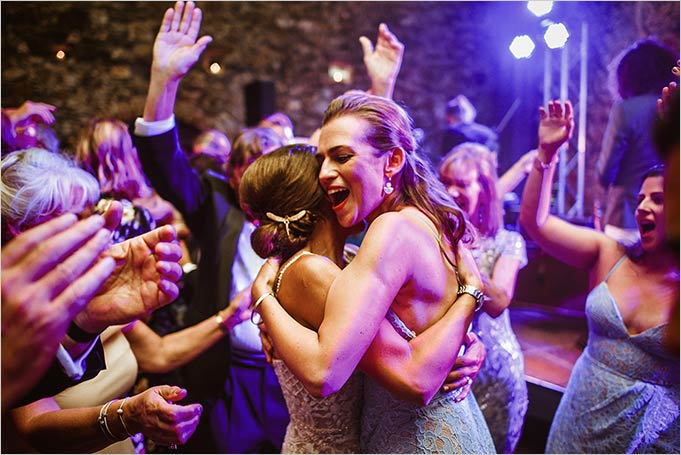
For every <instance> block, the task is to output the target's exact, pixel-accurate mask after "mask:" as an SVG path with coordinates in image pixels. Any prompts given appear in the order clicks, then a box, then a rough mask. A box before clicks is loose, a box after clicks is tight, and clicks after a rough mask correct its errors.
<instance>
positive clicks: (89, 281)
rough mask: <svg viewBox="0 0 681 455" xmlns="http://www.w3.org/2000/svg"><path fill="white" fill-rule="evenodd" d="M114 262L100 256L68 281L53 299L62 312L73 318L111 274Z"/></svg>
mask: <svg viewBox="0 0 681 455" xmlns="http://www.w3.org/2000/svg"><path fill="white" fill-rule="evenodd" d="M114 267H115V262H114V260H113V259H112V258H110V257H105V258H102V259H101V260H100V261H99V262H97V263H96V264H95V265H94V266H92V268H90V270H88V271H87V272H85V273H84V274H82V275H81V276H79V277H78V278H77V279H76V280H75V281H73V282H71V283H69V285H68V287H66V289H64V290H63V291H62V293H61V294H60V295H59V296H58V297H57V298H56V299H55V300H54V303H55V304H56V305H57V307H58V308H61V311H62V312H63V313H64V314H68V315H69V317H70V318H73V317H74V316H75V315H76V314H78V313H79V312H81V311H82V310H83V309H84V308H85V306H86V305H87V304H88V303H89V302H90V300H92V297H93V296H94V295H95V294H96V293H97V291H98V290H99V288H100V287H102V285H103V284H104V282H105V281H106V280H107V279H108V278H109V276H111V273H112V272H113V270H114Z"/></svg>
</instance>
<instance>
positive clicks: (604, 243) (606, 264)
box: [594, 232, 627, 281]
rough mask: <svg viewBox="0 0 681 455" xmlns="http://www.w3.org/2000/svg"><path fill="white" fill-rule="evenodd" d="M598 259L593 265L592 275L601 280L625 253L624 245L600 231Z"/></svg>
mask: <svg viewBox="0 0 681 455" xmlns="http://www.w3.org/2000/svg"><path fill="white" fill-rule="evenodd" d="M599 234H601V236H600V237H599V239H598V241H599V254H598V261H597V262H596V265H595V267H594V277H595V278H596V280H597V281H601V280H602V279H604V278H605V276H606V275H607V274H608V272H609V271H610V269H612V267H613V266H614V265H615V263H616V262H617V261H619V260H620V258H621V257H622V256H624V255H625V254H626V253H627V250H626V247H625V246H624V245H622V244H621V243H618V242H617V241H615V240H613V239H611V238H610V237H608V236H607V235H605V234H603V233H600V232H599Z"/></svg>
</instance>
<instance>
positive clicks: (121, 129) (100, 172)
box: [76, 118, 152, 201]
mask: <svg viewBox="0 0 681 455" xmlns="http://www.w3.org/2000/svg"><path fill="white" fill-rule="evenodd" d="M76 160H77V161H78V163H79V164H80V165H81V166H83V167H84V168H85V169H87V170H88V171H89V172H90V173H92V174H93V175H94V176H96V177H97V180H99V186H100V188H101V190H102V193H103V194H111V195H112V196H113V197H116V198H119V197H122V198H126V199H129V200H131V201H132V200H134V199H137V198H145V197H149V196H151V194H152V190H151V187H150V186H149V185H148V183H147V179H146V177H145V176H144V173H143V172H142V166H141V164H140V161H139V157H138V156H137V149H135V147H133V145H132V138H131V137H130V133H129V132H128V127H127V125H126V124H125V123H123V122H121V121H120V120H116V119H111V118H99V119H94V120H92V122H91V123H90V125H89V127H88V129H87V131H86V132H85V134H84V135H83V137H82V138H81V140H80V142H79V143H78V147H77V148H76Z"/></svg>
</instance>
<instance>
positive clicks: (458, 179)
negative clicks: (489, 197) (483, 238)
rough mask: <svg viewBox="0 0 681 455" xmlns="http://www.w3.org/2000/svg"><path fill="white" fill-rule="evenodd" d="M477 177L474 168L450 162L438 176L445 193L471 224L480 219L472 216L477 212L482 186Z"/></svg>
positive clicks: (476, 171) (461, 163) (457, 162)
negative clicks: (449, 195)
mask: <svg viewBox="0 0 681 455" xmlns="http://www.w3.org/2000/svg"><path fill="white" fill-rule="evenodd" d="M478 177H479V175H478V170H477V169H476V168H475V166H474V165H468V164H467V163H464V162H462V161H454V162H452V163H451V164H450V165H449V166H447V169H446V170H445V171H444V172H443V173H442V175H441V176H440V179H441V180H442V183H443V184H444V185H445V188H446V189H447V192H448V193H449V194H451V195H452V197H453V198H454V200H455V201H456V203H457V204H459V207H461V209H462V210H463V211H464V212H466V215H468V218H469V219H470V220H471V222H473V224H476V223H477V220H479V218H480V217H478V216H474V215H475V214H476V213H477V212H478V205H479V203H480V194H481V193H482V186H481V185H480V179H479V178H478ZM476 226H477V225H476ZM477 227H479V226H477Z"/></svg>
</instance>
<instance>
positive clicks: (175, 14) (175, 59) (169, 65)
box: [153, 2, 213, 79]
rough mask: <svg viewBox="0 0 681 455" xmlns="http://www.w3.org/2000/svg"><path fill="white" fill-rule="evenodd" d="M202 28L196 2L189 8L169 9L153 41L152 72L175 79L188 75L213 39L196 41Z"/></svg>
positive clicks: (177, 5)
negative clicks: (195, 5)
mask: <svg viewBox="0 0 681 455" xmlns="http://www.w3.org/2000/svg"><path fill="white" fill-rule="evenodd" d="M183 10H184V12H183ZM200 26H201V10H200V9H198V8H195V7H194V2H187V4H186V6H185V5H184V3H183V2H177V3H176V4H175V8H168V10H167V11H166V12H165V15H164V16H163V21H162V22H161V28H160V29H159V31H158V35H156V41H154V63H153V69H154V70H155V71H159V72H162V73H164V74H166V75H167V76H168V77H170V78H173V79H179V78H181V77H182V76H184V75H185V74H187V72H188V71H189V69H190V68H191V67H192V65H194V64H195V63H196V62H197V60H198V59H199V56H201V53H202V52H203V50H204V49H205V48H206V46H207V45H208V44H209V43H210V42H211V41H212V40H213V38H211V37H210V36H202V37H201V38H200V39H199V40H198V41H197V39H196V38H197V36H198V34H199V28H200Z"/></svg>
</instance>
